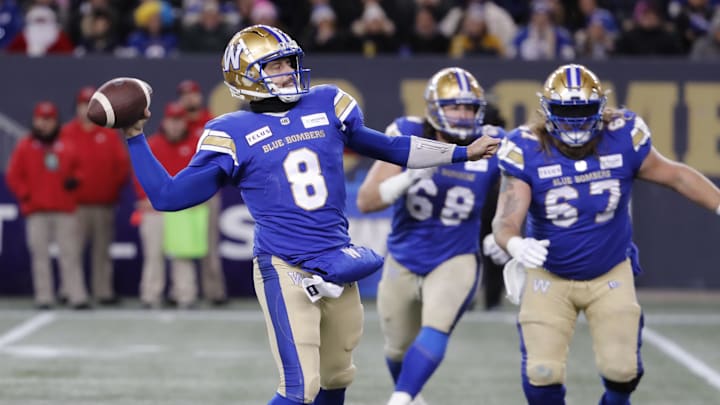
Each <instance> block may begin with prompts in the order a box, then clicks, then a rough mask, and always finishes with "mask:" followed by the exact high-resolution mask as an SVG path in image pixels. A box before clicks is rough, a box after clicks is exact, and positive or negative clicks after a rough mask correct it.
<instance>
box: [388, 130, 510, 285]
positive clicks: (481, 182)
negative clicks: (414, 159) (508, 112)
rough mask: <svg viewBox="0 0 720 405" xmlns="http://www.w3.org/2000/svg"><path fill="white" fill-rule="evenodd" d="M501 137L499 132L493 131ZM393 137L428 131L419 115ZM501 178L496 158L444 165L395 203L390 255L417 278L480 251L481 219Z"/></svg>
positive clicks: (389, 246) (413, 186) (394, 131)
mask: <svg viewBox="0 0 720 405" xmlns="http://www.w3.org/2000/svg"><path fill="white" fill-rule="evenodd" d="M488 129H492V130H495V131H497V136H502V135H503V131H502V129H500V128H496V127H488ZM387 132H388V133H389V134H390V135H396V136H402V135H401V134H421V133H423V120H422V119H421V118H419V117H401V118H398V119H397V120H395V121H394V122H393V124H391V126H390V127H389V129H388V131H387ZM499 176H500V170H499V168H498V160H497V157H496V156H493V157H492V158H490V159H481V160H478V161H474V162H462V163H453V164H449V165H445V166H440V167H438V168H437V171H435V173H434V174H433V176H432V178H425V179H421V180H419V181H417V182H416V183H415V184H413V185H412V186H411V187H410V188H409V189H408V191H407V193H406V194H405V195H404V196H403V197H401V198H399V199H398V200H397V201H395V203H394V204H393V208H392V209H393V223H392V232H391V233H390V235H389V236H388V251H389V252H390V254H391V255H392V256H393V258H395V260H397V261H398V263H400V264H402V265H403V266H405V267H407V268H408V269H409V270H410V271H412V272H413V273H415V274H419V275H424V274H427V273H429V272H430V271H432V270H433V269H434V268H436V267H437V266H438V265H440V264H441V263H443V262H445V261H447V260H448V259H449V258H451V257H454V256H457V255H461V254H467V253H477V252H479V250H480V246H479V238H480V215H481V212H482V207H483V205H484V204H485V196H486V191H487V190H488V189H490V187H492V186H493V185H494V184H495V183H496V182H497V181H498V178H499Z"/></svg>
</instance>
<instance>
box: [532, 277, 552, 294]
mask: <svg viewBox="0 0 720 405" xmlns="http://www.w3.org/2000/svg"><path fill="white" fill-rule="evenodd" d="M548 288H550V281H549V280H533V291H535V292H541V293H543V294H545V293H546V292H547V291H548Z"/></svg>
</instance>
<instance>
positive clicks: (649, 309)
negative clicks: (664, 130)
mask: <svg viewBox="0 0 720 405" xmlns="http://www.w3.org/2000/svg"><path fill="white" fill-rule="evenodd" d="M718 296H720V294H718ZM703 297H704V298H702V297H701V298H699V297H698V296H697V295H693V294H690V295H687V296H676V295H666V294H646V295H643V296H641V302H642V303H643V305H644V307H645V312H646V326H647V330H646V333H645V340H644V344H643V360H644V363H645V368H646V375H645V377H644V378H643V381H642V383H641V385H640V387H639V389H638V391H637V392H636V394H635V395H634V396H633V404H652V405H677V404H684V405H701V404H702V405H710V404H720V350H718V348H719V347H720V346H719V345H718V341H719V339H720V298H718V297H717V296H714V295H712V294H710V295H705V296H703ZM30 306H31V302H30V301H29V300H8V299H5V300H2V299H0V404H2V405H16V404H23V405H25V404H28V405H40V404H48V405H50V404H52V405H64V404H67V405H70V404H72V405H77V404H109V405H120V404H123V405H125V404H128V405H129V404H133V405H141V404H172V405H190V404H192V405H214V404H248V405H253V404H258V405H259V404H265V403H267V400H268V399H269V398H270V397H271V396H272V395H273V392H274V389H275V384H276V371H275V368H274V364H273V361H272V358H271V356H270V353H269V351H268V348H267V343H266V338H265V331H264V324H263V319H262V316H261V314H260V312H259V310H258V307H257V304H255V303H254V302H253V301H244V302H235V303H233V304H232V305H231V306H230V307H228V308H226V309H221V310H209V309H202V310H194V311H184V312H179V311H174V310H166V311H146V310H142V309H139V308H138V305H137V303H134V302H126V303H125V304H124V306H123V307H122V308H120V309H112V310H94V311H89V312H74V311H67V310H54V311H46V312H36V311H32V310H27V309H24V308H26V307H30ZM513 311H514V307H511V306H509V305H508V306H506V307H504V308H503V310H501V311H495V312H490V313H487V312H482V311H473V312H469V313H468V314H467V316H466V317H465V318H464V319H463V321H462V322H461V323H460V325H459V326H458V328H457V330H456V333H455V334H454V336H453V338H452V339H451V341H450V346H449V348H448V353H447V356H446V358H445V362H444V363H443V364H442V366H441V367H440V369H439V370H438V371H437V373H436V374H435V376H434V377H433V378H432V379H431V381H430V383H429V384H428V385H427V386H426V387H425V389H424V391H423V396H424V397H425V399H426V400H427V402H428V403H429V404H431V405H449V404H453V405H456V404H485V405H493V404H498V405H500V404H502V405H507V404H523V403H524V397H523V395H522V389H521V386H520V376H519V374H520V371H519V354H518V350H517V347H518V338H517V334H516V330H515V324H514V312H513ZM355 358H356V364H357V367H358V373H357V377H356V380H355V383H354V384H353V386H352V387H351V388H350V390H349V391H348V395H347V404H349V405H364V404H368V405H369V404H374V405H384V404H385V401H386V400H387V398H388V397H389V395H390V393H391V391H392V386H391V384H390V378H389V375H388V373H387V371H386V370H385V365H384V360H383V355H382V337H381V335H380V330H379V326H378V321H377V313H376V311H375V308H374V305H373V303H372V302H368V303H367V305H366V322H365V334H364V336H363V339H362V341H361V343H360V347H359V348H358V349H357V351H356V355H355ZM568 367H569V370H568V374H569V377H568V396H567V400H568V404H581V405H582V404H596V403H597V401H598V399H599V396H600V394H601V391H602V388H601V383H600V379H599V378H598V376H597V372H596V371H595V366H594V361H593V355H592V352H591V342H590V339H589V334H588V329H587V325H585V324H584V323H582V322H581V323H580V324H579V325H578V328H577V331H576V335H575V339H574V341H573V346H572V348H571V353H570V361H569V365H568Z"/></svg>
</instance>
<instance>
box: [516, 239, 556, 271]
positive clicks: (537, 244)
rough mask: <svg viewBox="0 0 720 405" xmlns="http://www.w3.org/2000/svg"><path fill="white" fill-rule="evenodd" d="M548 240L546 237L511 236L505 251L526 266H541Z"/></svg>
mask: <svg viewBox="0 0 720 405" xmlns="http://www.w3.org/2000/svg"><path fill="white" fill-rule="evenodd" d="M548 246H550V241H549V240H547V239H543V240H537V239H535V238H521V237H519V236H513V237H512V238H510V240H509V241H508V243H507V251H508V253H510V256H512V257H513V258H515V259H516V260H517V261H518V262H520V264H522V265H523V266H525V267H527V268H536V267H542V265H543V264H545V259H547V254H548V250H547V247H548Z"/></svg>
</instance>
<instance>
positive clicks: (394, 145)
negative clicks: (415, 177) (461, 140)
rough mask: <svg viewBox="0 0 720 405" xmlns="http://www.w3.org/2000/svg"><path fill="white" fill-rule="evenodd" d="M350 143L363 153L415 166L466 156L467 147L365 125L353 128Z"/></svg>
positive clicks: (424, 165)
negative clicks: (394, 133)
mask: <svg viewBox="0 0 720 405" xmlns="http://www.w3.org/2000/svg"><path fill="white" fill-rule="evenodd" d="M348 146H349V147H350V148H351V149H353V150H354V151H356V152H358V153H361V154H363V155H366V156H370V157H372V158H375V159H379V160H384V161H386V162H390V163H394V164H396V165H399V166H407V167H409V168H413V169H416V168H423V167H431V166H439V165H442V164H448V163H455V162H464V161H466V160H467V148H466V147H463V146H456V145H454V144H448V143H443V142H437V141H433V140H430V139H424V138H420V137H417V136H388V135H385V134H383V133H382V132H380V131H376V130H374V129H370V128H368V127H365V126H361V127H358V128H356V129H354V130H353V132H352V135H351V136H349V137H348Z"/></svg>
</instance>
